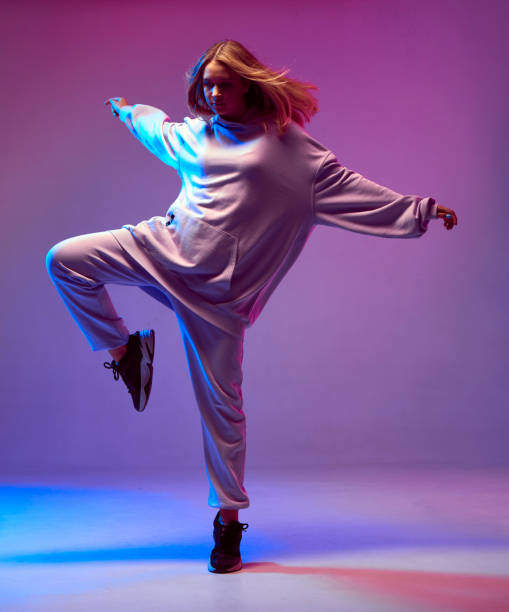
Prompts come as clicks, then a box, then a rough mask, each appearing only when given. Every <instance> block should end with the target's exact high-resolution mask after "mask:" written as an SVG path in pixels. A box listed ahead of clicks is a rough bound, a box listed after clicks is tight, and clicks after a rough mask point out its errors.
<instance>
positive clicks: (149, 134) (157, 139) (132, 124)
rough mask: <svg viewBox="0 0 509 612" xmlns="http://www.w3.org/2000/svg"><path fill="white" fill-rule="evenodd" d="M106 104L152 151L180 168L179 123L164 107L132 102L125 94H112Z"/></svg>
mask: <svg viewBox="0 0 509 612" xmlns="http://www.w3.org/2000/svg"><path fill="white" fill-rule="evenodd" d="M105 104H106V105H108V104H109V105H110V106H111V112H112V113H113V114H114V115H115V116H116V117H119V118H120V120H121V121H122V122H123V123H125V124H126V126H127V128H128V129H129V131H130V132H131V133H132V134H133V135H134V136H135V137H136V138H137V139H138V140H139V141H140V142H141V143H142V144H143V145H144V146H145V147H147V149H148V150H149V151H150V152H151V153H153V154H154V155H155V156H156V157H158V158H159V159H160V160H161V161H163V162H164V163H165V164H168V165H169V166H172V167H173V168H175V169H176V170H178V166H179V162H178V151H179V149H180V142H179V138H178V135H177V132H176V125H177V124H176V123H174V122H172V121H171V120H170V118H169V117H168V115H167V114H166V113H165V112H164V111H162V110H159V109H158V108H155V107H153V106H148V105H147V104H134V105H130V104H128V102H127V100H126V99H125V98H110V99H109V100H106V101H105Z"/></svg>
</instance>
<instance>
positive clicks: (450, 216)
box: [437, 204, 458, 230]
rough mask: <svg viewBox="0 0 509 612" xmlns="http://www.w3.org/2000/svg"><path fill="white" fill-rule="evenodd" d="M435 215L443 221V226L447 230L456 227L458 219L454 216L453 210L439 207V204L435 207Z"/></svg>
mask: <svg viewBox="0 0 509 612" xmlns="http://www.w3.org/2000/svg"><path fill="white" fill-rule="evenodd" d="M437 215H438V217H439V218H442V219H443V220H444V226H445V228H446V229H448V230H450V229H452V228H453V227H454V226H455V225H458V217H457V216H456V213H455V212H454V210H451V209H450V208H446V207H445V206H440V204H439V205H438V207H437Z"/></svg>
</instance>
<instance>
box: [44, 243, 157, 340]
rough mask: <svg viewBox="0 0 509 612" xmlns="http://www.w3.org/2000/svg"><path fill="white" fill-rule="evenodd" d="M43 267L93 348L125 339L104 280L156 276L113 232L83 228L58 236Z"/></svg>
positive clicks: (133, 281) (137, 281)
mask: <svg viewBox="0 0 509 612" xmlns="http://www.w3.org/2000/svg"><path fill="white" fill-rule="evenodd" d="M46 267H47V269H48V273H49V275H50V277H51V280H52V281H53V283H54V285H55V287H56V289H57V291H58V293H59V294H60V297H61V298H62V299H63V301H64V304H65V305H66V307H67V309H68V310H69V312H70V314H71V316H72V317H73V319H74V320H75V321H76V323H77V324H78V326H79V328H80V329H81V331H82V332H83V334H84V335H85V337H86V339H87V340H88V342H89V344H90V346H91V347H92V350H94V351H98V350H102V349H114V348H116V347H119V346H122V345H124V344H126V343H127V340H128V338H129V331H128V329H127V327H126V326H125V324H124V321H123V320H122V319H121V318H120V317H119V316H118V314H117V312H116V311H115V308H114V306H113V304H112V302H111V299H110V296H109V294H108V292H107V290H106V288H105V287H104V284H105V283H116V284H120V285H137V286H143V285H151V284H153V283H154V279H153V278H152V277H151V276H150V275H149V274H148V273H147V272H146V270H144V269H143V268H142V267H141V266H140V265H138V264H137V263H136V261H135V260H134V259H133V258H132V257H131V256H130V255H129V254H128V253H127V251H125V250H124V249H123V248H122V247H121V246H120V244H119V242H118V241H117V239H116V238H115V237H114V236H113V234H112V233H111V232H97V233H93V234H85V235H83V236H76V237H75V238H69V239H67V240H63V241H62V242H59V243H58V244H56V245H55V246H54V247H53V248H51V249H50V251H49V252H48V254H47V256H46ZM156 284H157V283H156Z"/></svg>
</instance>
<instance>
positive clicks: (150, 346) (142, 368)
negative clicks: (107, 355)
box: [104, 329, 155, 412]
mask: <svg viewBox="0 0 509 612" xmlns="http://www.w3.org/2000/svg"><path fill="white" fill-rule="evenodd" d="M154 343H155V334H154V330H153V329H145V330H143V331H137V332H136V333H135V334H131V335H130V336H129V340H128V341H127V351H126V354H125V355H124V356H123V357H122V359H121V360H120V361H119V362H117V361H115V360H113V361H112V362H111V363H108V362H107V361H106V362H105V363H104V367H105V368H107V369H109V370H113V378H114V379H115V380H118V378H119V376H122V380H123V381H124V382H125V384H126V386H127V389H128V391H129V393H130V394H131V397H132V400H133V404H134V407H135V408H136V410H137V411H138V412H142V411H143V410H145V406H146V405H147V402H148V398H149V395H150V390H151V388H152V373H153V367H152V361H153V360H154Z"/></svg>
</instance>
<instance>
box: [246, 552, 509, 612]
mask: <svg viewBox="0 0 509 612" xmlns="http://www.w3.org/2000/svg"><path fill="white" fill-rule="evenodd" d="M242 571H243V572H247V573H260V574H291V575H303V576H309V577H313V578H320V577H322V578H324V579H326V580H329V581H332V582H333V583H335V584H336V586H337V587H338V588H341V585H342V584H343V585H345V586H348V587H349V588H352V587H353V588H356V589H357V588H358V589H359V591H363V592H365V591H366V590H369V591H371V592H373V593H375V594H379V595H382V594H383V595H386V596H393V597H395V598H397V599H398V600H401V599H406V600H410V601H415V602H416V603H419V604H421V605H422V604H428V605H431V606H436V607H437V608H438V609H443V610H447V611H448V612H455V611H461V612H481V611H482V612H495V611H496V612H507V611H509V578H507V577H505V576H481V575H476V574H449V573H442V572H421V571H403V570H384V569H355V568H344V567H343V568H342V567H315V566H310V567H305V566H288V565H281V564H279V563H272V562H270V561H267V562H259V563H244V566H243V569H242Z"/></svg>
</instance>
